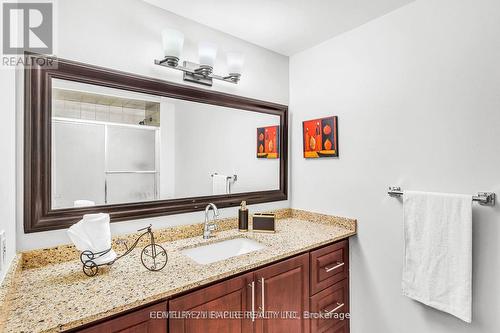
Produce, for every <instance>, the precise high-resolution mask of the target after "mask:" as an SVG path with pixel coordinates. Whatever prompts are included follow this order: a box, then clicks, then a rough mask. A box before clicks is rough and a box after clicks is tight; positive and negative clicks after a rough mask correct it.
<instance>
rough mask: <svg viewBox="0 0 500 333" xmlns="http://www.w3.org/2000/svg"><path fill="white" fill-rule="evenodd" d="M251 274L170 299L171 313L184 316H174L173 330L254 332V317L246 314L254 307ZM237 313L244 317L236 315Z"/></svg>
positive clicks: (187, 332) (181, 332) (176, 332)
mask: <svg viewBox="0 0 500 333" xmlns="http://www.w3.org/2000/svg"><path fill="white" fill-rule="evenodd" d="M252 277H253V274H251V273H250V274H246V275H243V276H239V277H237V278H234V279H230V280H227V281H224V282H221V283H218V284H216V285H213V286H210V287H207V288H204V289H201V290H198V291H195V292H192V293H189V294H187V295H185V296H181V297H178V298H175V299H173V300H171V301H170V302H169V311H170V313H171V314H172V315H173V316H181V318H173V317H172V316H171V318H170V319H169V329H170V332H172V333H251V332H252V322H251V319H250V318H249V317H248V318H247V316H244V314H245V312H247V311H250V307H251V306H249V304H251V281H252ZM177 314H178V315H177ZM238 314H242V315H243V316H241V317H239V318H237V317H236V318H235V317H234V315H238ZM229 315H232V316H233V317H232V318H231V317H228V316H229ZM206 316H208V318H204V317H206Z"/></svg>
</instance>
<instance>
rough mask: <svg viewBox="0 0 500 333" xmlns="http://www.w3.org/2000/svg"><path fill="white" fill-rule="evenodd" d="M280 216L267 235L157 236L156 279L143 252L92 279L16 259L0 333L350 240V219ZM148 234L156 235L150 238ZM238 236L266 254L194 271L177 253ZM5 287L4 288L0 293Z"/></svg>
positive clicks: (133, 303) (69, 324)
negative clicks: (163, 257) (163, 255)
mask: <svg viewBox="0 0 500 333" xmlns="http://www.w3.org/2000/svg"><path fill="white" fill-rule="evenodd" d="M280 217H282V218H280V219H278V220H277V222H276V233H270V234H269V233H255V232H252V231H249V232H246V233H241V232H238V231H237V230H236V229H234V228H233V229H228V230H224V231H219V232H216V236H215V237H214V238H211V239H209V240H204V239H203V238H202V237H201V236H195V237H189V238H186V237H188V236H192V235H191V234H189V233H182V232H181V234H182V235H183V236H184V238H182V237H177V238H179V239H177V240H173V241H168V242H161V240H162V238H161V237H159V238H160V242H161V245H162V246H163V247H164V248H165V249H166V250H167V253H168V262H167V265H166V266H165V268H164V269H163V270H162V271H159V272H150V271H148V270H146V269H145V268H144V267H143V266H142V264H141V260H140V251H141V250H142V247H139V248H138V249H136V250H134V251H132V253H130V254H129V255H128V256H127V257H124V258H123V259H120V260H118V261H116V262H115V263H114V264H113V266H111V267H110V268H107V267H105V268H102V269H101V268H100V270H99V273H98V275H97V276H95V277H91V278H89V277H87V276H85V275H84V274H83V272H82V267H81V263H80V261H79V260H78V259H77V257H76V256H74V254H73V256H71V257H70V258H69V259H68V260H69V261H68V260H60V262H55V263H54V262H51V263H47V264H45V265H35V266H33V265H30V264H28V261H27V260H26V259H23V258H22V257H23V256H22V255H20V256H18V260H19V262H20V263H18V264H15V265H13V266H14V268H13V269H14V270H15V272H11V273H10V274H9V276H8V277H7V278H6V281H4V283H3V285H2V287H1V288H0V296H2V298H0V303H1V304H2V308H3V311H2V312H3V313H0V316H3V317H4V318H3V319H2V318H1V317H0V331H2V328H3V331H2V332H60V331H64V330H66V329H70V328H74V327H78V326H80V325H83V324H86V323H90V322H93V321H95V320H98V319H102V318H105V317H108V316H111V315H114V314H117V313H120V312H122V311H125V310H129V309H133V308H135V307H139V306H141V305H145V304H148V303H151V302H154V301H160V300H162V299H165V298H168V297H169V296H172V295H175V294H178V293H180V292H183V291H186V290H189V289H192V288H195V287H199V286H202V285H205V284H209V283H211V282H213V281H216V280H219V279H222V278H226V277H229V276H232V275H236V274H238V273H241V272H245V271H248V270H251V269H253V268H256V267H259V266H262V265H265V264H268V263H271V262H273V261H276V260H279V259H283V258H286V257H289V256H292V255H294V254H298V253H301V252H305V251H308V250H310V249H313V248H316V247H319V246H321V245H324V244H328V243H331V242H333V241H336V240H339V239H343V238H346V237H349V236H352V235H354V234H356V221H355V220H350V219H345V218H336V217H332V216H327V215H319V214H314V213H308V212H303V211H296V210H293V211H292V210H289V211H288V212H287V213H286V214H280ZM194 226H195V228H191V229H192V230H196V232H197V233H199V231H200V230H201V229H200V225H199V224H197V225H194ZM230 226H234V221H231V223H229V224H227V223H226V228H229V227H230ZM179 228H182V227H179ZM184 228H185V227H184ZM191 229H190V230H191ZM154 232H155V235H156V234H157V231H155V230H154ZM158 233H159V234H161V233H162V231H158ZM237 237H246V238H250V239H253V240H256V241H258V242H260V243H262V244H264V245H265V246H266V247H265V248H264V249H262V250H259V251H256V252H252V253H248V254H245V255H241V256H237V257H232V258H229V259H225V260H222V261H219V262H215V263H212V264H208V265H200V264H197V263H196V262H194V261H193V260H191V259H190V258H189V257H187V256H185V255H183V254H182V253H181V252H180V251H181V250H182V249H185V248H189V247H193V246H196V245H200V244H204V243H213V242H218V241H221V240H225V239H231V238H237ZM47 253H50V251H49V252H47V251H45V252H44V251H40V252H37V253H36V254H35V255H34V254H33V253H31V254H30V253H27V254H26V257H27V258H29V260H31V261H33V258H39V257H43V256H44V255H47ZM36 256H38V257H36ZM51 257H54V253H51ZM23 260H24V264H23V263H21V261H23ZM35 261H36V260H35ZM37 266H39V267H37ZM33 267H34V268H33ZM7 288H10V289H9V290H8V291H6V289H7Z"/></svg>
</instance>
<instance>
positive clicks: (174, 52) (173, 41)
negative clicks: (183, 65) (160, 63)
mask: <svg viewBox="0 0 500 333" xmlns="http://www.w3.org/2000/svg"><path fill="white" fill-rule="evenodd" d="M161 35H162V39H163V52H164V55H165V57H176V58H180V57H181V52H182V47H183V46H184V34H183V33H182V32H179V31H177V30H174V29H165V30H163V31H162V33H161Z"/></svg>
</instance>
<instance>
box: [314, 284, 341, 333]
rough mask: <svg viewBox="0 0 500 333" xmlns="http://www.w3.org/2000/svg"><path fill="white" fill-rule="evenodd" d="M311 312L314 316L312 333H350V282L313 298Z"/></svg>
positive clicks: (338, 285) (326, 290)
mask: <svg viewBox="0 0 500 333" xmlns="http://www.w3.org/2000/svg"><path fill="white" fill-rule="evenodd" d="M310 310H311V313H312V314H314V316H313V317H312V318H311V321H310V322H311V333H324V332H335V333H336V332H349V317H348V314H349V280H348V279H345V280H343V281H341V282H338V283H337V284H335V285H334V286H332V287H329V288H327V289H325V290H323V291H321V292H319V293H317V294H316V295H314V296H312V297H311V298H310ZM319 315H321V317H319Z"/></svg>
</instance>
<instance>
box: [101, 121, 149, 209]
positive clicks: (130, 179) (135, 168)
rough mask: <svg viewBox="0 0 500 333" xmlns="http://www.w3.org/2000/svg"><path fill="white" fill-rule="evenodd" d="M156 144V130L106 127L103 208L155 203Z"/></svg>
mask: <svg viewBox="0 0 500 333" xmlns="http://www.w3.org/2000/svg"><path fill="white" fill-rule="evenodd" d="M157 141H158V129H157V128H152V127H144V128H137V126H134V127H127V126H113V125H108V126H107V128H106V203H107V204H117V203H127V202H140V201H151V200H156V199H158V184H157V182H158V165H157V163H158V158H157V149H158V147H157Z"/></svg>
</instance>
